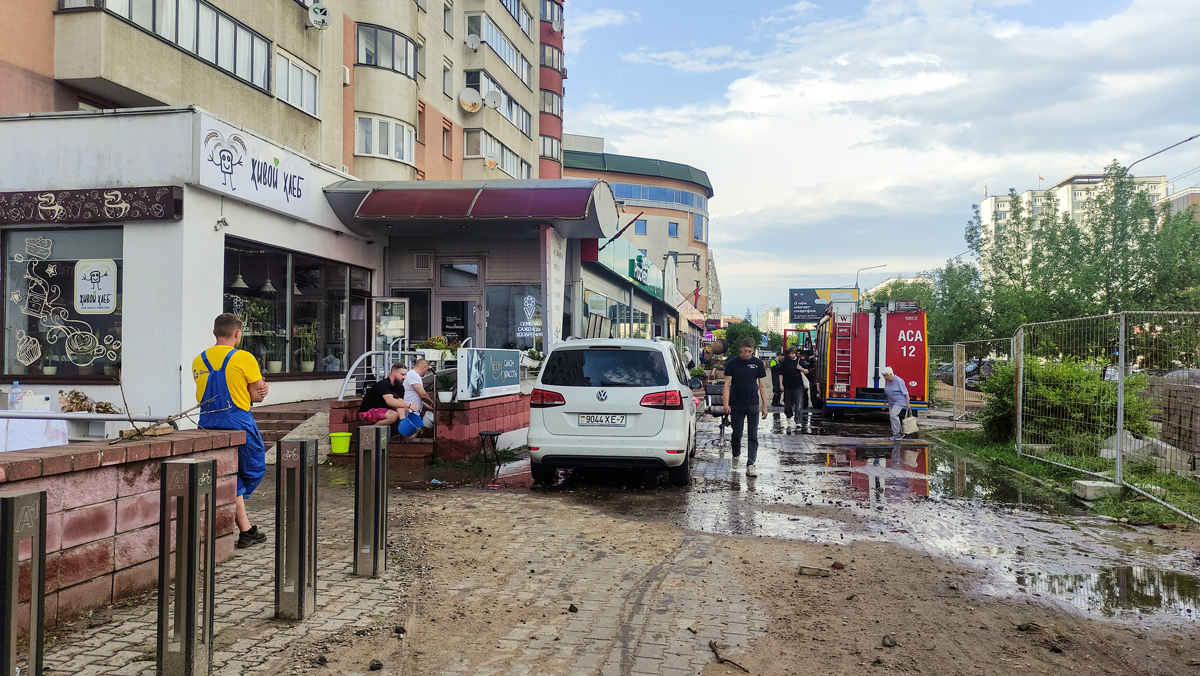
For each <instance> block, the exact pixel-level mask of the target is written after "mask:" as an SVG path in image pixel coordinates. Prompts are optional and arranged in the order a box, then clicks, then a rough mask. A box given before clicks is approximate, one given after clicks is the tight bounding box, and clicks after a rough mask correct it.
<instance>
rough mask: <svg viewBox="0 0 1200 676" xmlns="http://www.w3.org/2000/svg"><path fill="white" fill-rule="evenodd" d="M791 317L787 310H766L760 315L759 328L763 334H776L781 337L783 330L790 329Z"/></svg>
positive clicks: (770, 308) (774, 308) (777, 308)
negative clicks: (789, 321)
mask: <svg viewBox="0 0 1200 676" xmlns="http://www.w3.org/2000/svg"><path fill="white" fill-rule="evenodd" d="M788 319H790V315H789V313H788V311H787V309H786V308H781V307H769V308H766V309H764V310H763V311H762V312H760V313H759V315H758V328H759V330H760V331H762V332H763V333H769V332H772V331H773V332H775V333H778V334H780V335H782V334H783V330H784V329H786V328H788V327H789V326H790V324H789V323H788Z"/></svg>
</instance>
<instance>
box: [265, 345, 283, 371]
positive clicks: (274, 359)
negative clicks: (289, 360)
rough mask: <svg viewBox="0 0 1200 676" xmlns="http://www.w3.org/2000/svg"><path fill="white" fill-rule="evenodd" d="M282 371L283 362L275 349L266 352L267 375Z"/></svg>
mask: <svg viewBox="0 0 1200 676" xmlns="http://www.w3.org/2000/svg"><path fill="white" fill-rule="evenodd" d="M281 371H283V360H282V359H280V358H279V354H278V353H277V352H276V351H275V348H274V347H272V348H271V349H269V350H267V373H279V372H281Z"/></svg>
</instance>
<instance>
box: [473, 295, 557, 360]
mask: <svg viewBox="0 0 1200 676" xmlns="http://www.w3.org/2000/svg"><path fill="white" fill-rule="evenodd" d="M485 293H486V294H487V309H488V320H487V341H486V347H489V348H502V349H509V350H514V349H520V350H526V349H529V348H531V347H532V348H537V349H543V348H542V344H543V343H542V333H543V329H542V287H540V286H507V285H505V286H498V285H490V284H489V285H488V286H487V289H486V292H485ZM530 306H532V307H533V314H532V315H527V314H525V308H526V307H530Z"/></svg>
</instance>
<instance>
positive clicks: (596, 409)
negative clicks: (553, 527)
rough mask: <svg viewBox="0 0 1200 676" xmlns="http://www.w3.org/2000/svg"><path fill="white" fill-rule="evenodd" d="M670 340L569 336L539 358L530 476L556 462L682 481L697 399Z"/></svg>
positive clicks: (545, 472)
mask: <svg viewBox="0 0 1200 676" xmlns="http://www.w3.org/2000/svg"><path fill="white" fill-rule="evenodd" d="M693 386H694V387H696V388H699V387H700V386H701V385H700V381H699V379H692V378H690V377H689V376H688V372H687V368H686V367H685V366H684V363H683V360H682V359H681V358H680V357H679V353H678V352H677V351H676V350H675V346H674V345H672V344H671V343H668V342H665V341H657V340H655V341H650V340H637V339H623V338H603V339H588V340H567V341H564V342H562V343H559V344H557V345H555V346H554V347H553V348H552V349H551V350H550V353H549V354H548V355H546V359H545V361H544V362H542V372H541V374H540V375H539V376H538V382H537V387H536V388H535V389H534V390H533V393H532V395H531V397H530V400H529V458H530V463H529V466H530V470H531V471H532V473H533V480H534V481H537V482H549V481H553V480H554V476H555V474H556V471H555V470H556V469H557V468H559V467H639V468H646V469H665V470H667V473H668V474H669V475H670V479H671V483H672V484H674V485H676V486H686V485H687V484H688V483H689V482H690V480H691V467H692V456H694V455H695V454H696V402H695V399H693V396H692V388H693Z"/></svg>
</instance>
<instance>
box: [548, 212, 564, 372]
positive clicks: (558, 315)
mask: <svg viewBox="0 0 1200 676" xmlns="http://www.w3.org/2000/svg"><path fill="white" fill-rule="evenodd" d="M542 237H543V251H544V252H545V253H544V255H545V261H546V270H545V277H544V279H543V280H542V293H543V294H544V295H545V296H546V300H545V301H544V302H543V304H542V319H543V323H544V324H545V326H547V327H548V334H549V335H547V336H546V340H545V342H544V344H543V348H544V349H547V350H548V349H549V348H550V347H551V346H552V345H554V342H555V341H557V340H558V339H559V337H560V336H562V321H563V305H564V295H565V293H566V287H567V240H566V238H565V237H563V236H561V235H559V234H558V231H557V230H555V229H554V228H550V227H546V228H544V229H543V235H542ZM547 312H548V313H549V314H547Z"/></svg>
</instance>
